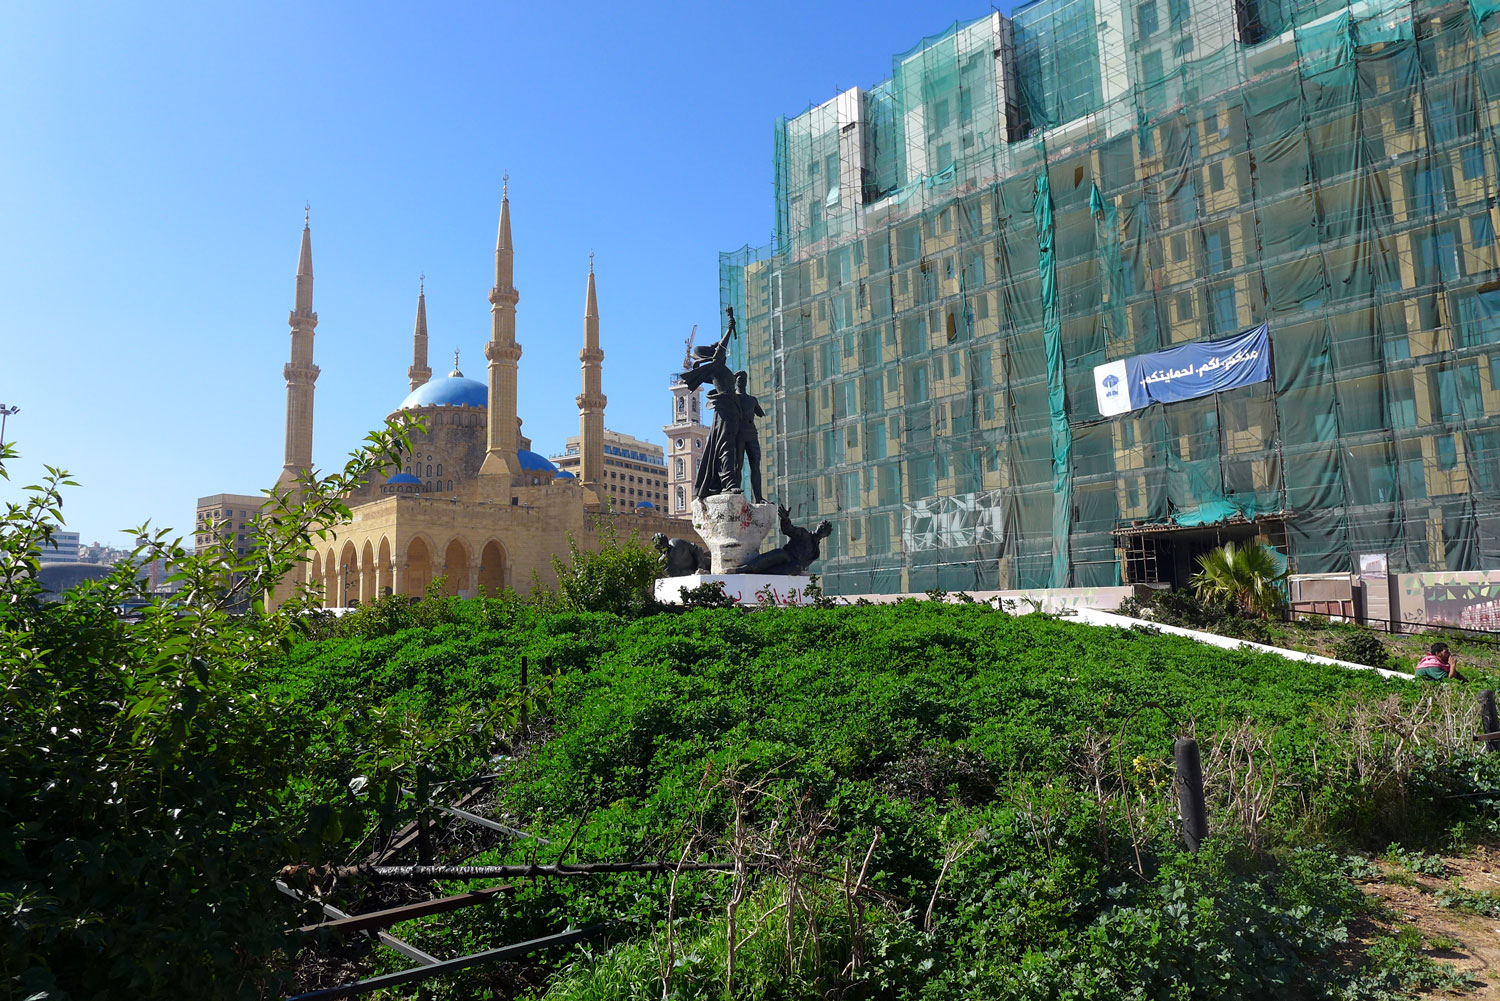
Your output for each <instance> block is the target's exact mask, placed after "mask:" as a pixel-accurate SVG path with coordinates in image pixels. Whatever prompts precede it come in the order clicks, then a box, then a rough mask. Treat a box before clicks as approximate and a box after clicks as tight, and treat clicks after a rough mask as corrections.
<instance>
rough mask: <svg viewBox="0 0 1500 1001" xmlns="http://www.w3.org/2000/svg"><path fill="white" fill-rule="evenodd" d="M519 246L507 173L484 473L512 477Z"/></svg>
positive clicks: (515, 468)
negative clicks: (512, 223) (514, 233)
mask: <svg viewBox="0 0 1500 1001" xmlns="http://www.w3.org/2000/svg"><path fill="white" fill-rule="evenodd" d="M515 266H516V254H515V248H514V247H513V246H512V245H511V242H510V175H509V174H506V175H505V179H504V187H503V188H502V189H501V195H500V232H499V233H498V234H497V235H496V237H495V287H494V288H492V289H490V341H489V343H488V344H486V345H485V346H484V356H485V358H487V359H489V363H490V400H489V449H488V451H487V452H486V453H485V456H484V465H483V466H481V467H480V469H479V471H480V473H481V474H492V475H501V474H509V475H511V476H516V475H519V474H520V472H521V460H520V457H519V456H517V455H516V448H517V441H516V439H517V436H518V433H519V427H520V425H518V424H517V423H516V363H517V362H519V361H520V360H521V345H519V344H517V343H516V302H517V301H518V300H519V299H520V298H521V294H520V293H519V292H517V291H516V289H515V270H516V268H515Z"/></svg>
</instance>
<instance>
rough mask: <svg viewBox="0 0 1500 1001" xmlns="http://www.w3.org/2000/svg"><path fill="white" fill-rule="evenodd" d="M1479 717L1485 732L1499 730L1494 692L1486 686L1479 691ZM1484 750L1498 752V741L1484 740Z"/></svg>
mask: <svg viewBox="0 0 1500 1001" xmlns="http://www.w3.org/2000/svg"><path fill="white" fill-rule="evenodd" d="M1479 718H1480V720H1481V721H1482V726H1483V727H1484V732H1485V733H1494V732H1495V731H1496V730H1500V716H1496V714H1495V693H1494V692H1493V691H1492V690H1490V689H1488V688H1486V689H1485V690H1484V691H1482V692H1480V693H1479ZM1485 750H1487V751H1488V752H1489V753H1491V754H1495V753H1496V752H1500V742H1496V741H1493V740H1487V741H1485Z"/></svg>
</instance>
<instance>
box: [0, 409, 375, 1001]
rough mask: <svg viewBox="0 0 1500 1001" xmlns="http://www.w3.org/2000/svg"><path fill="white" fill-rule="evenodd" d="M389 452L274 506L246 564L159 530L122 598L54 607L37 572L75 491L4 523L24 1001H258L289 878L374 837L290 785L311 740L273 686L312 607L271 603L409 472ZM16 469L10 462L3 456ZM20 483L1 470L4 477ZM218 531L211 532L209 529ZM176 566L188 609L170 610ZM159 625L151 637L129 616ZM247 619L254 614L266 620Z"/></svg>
mask: <svg viewBox="0 0 1500 1001" xmlns="http://www.w3.org/2000/svg"><path fill="white" fill-rule="evenodd" d="M404 433H405V432H404V429H403V427H402V426H400V425H392V426H389V427H388V428H386V429H385V430H383V431H380V432H376V433H375V434H373V435H371V436H370V438H369V440H368V443H369V447H368V448H366V449H363V450H360V451H358V452H356V453H354V454H353V455H352V456H351V457H350V460H349V462H348V464H346V466H345V467H344V469H343V470H342V472H340V473H338V474H336V475H334V476H330V477H326V478H322V479H318V478H314V477H312V476H311V475H309V476H308V477H307V478H305V479H304V480H303V481H302V482H301V483H300V484H298V485H297V486H296V488H295V489H294V490H291V491H283V492H279V493H273V494H271V495H270V496H269V498H268V501H267V509H266V513H265V514H263V516H262V517H261V519H260V521H259V523H258V525H257V529H256V541H257V550H256V552H255V554H254V555H252V556H245V557H241V556H239V555H238V554H237V553H235V552H234V548H233V543H232V542H230V541H229V540H228V539H225V540H223V541H221V542H216V543H213V544H210V545H207V546H204V547H202V548H201V549H200V550H199V551H196V552H191V551H189V550H188V549H187V548H186V547H185V546H184V545H183V543H182V540H181V539H179V538H175V537H173V536H172V535H171V534H170V533H168V532H166V531H162V530H153V529H152V528H151V527H150V526H149V525H142V526H140V527H139V528H137V529H135V535H136V537H137V538H138V539H139V540H140V542H139V545H138V547H137V548H136V550H135V552H134V553H133V555H132V556H131V558H130V559H128V560H126V561H124V562H122V563H121V564H119V565H118V566H117V567H116V568H115V570H114V571H113V572H112V573H110V574H109V575H108V576H107V577H106V578H104V579H103V580H101V581H97V582H94V583H91V584H87V585H83V586H80V587H77V588H74V589H72V590H70V591H68V592H66V593H64V594H62V595H60V596H49V597H55V598H56V600H44V595H43V593H42V589H41V585H40V581H39V576H38V569H39V564H38V560H37V553H38V552H39V551H40V550H41V548H42V547H43V546H44V545H45V544H46V542H47V540H48V539H49V538H50V537H51V535H52V533H53V532H55V531H56V530H57V528H58V527H59V526H60V525H61V524H62V499H61V498H62V494H61V489H62V488H63V487H66V486H69V485H71V481H70V480H68V478H67V475H66V474H65V473H63V472H61V471H60V470H54V469H49V470H48V478H47V479H46V480H45V481H44V482H43V483H41V484H38V485H36V486H33V487H30V488H27V490H26V491H25V494H24V496H23V499H22V500H20V501H19V502H11V503H8V504H7V505H6V508H5V512H4V514H3V516H0V594H3V595H4V600H3V601H0V906H3V907H4V908H5V909H6V910H7V911H9V912H11V915H13V916H14V917H15V919H16V920H13V921H4V922H0V971H3V975H4V977H5V978H6V984H5V986H6V992H7V994H8V995H9V994H15V993H17V992H19V996H26V995H27V994H29V993H33V992H35V991H38V990H40V991H43V992H44V993H45V995H46V996H48V997H56V998H67V997H70V996H72V997H103V996H115V995H118V994H122V993H124V994H129V995H130V996H132V997H139V998H156V997H162V998H180V997H210V996H211V997H220V998H232V997H251V996H255V995H256V994H258V993H260V986H258V985H257V981H262V984H261V986H265V987H269V988H271V989H273V990H274V986H275V985H274V982H273V981H272V980H265V979H264V978H263V977H262V974H264V973H265V972H266V964H267V962H268V960H269V958H270V957H271V956H273V955H274V954H275V953H276V951H277V950H278V949H280V948H281V947H282V945H283V942H284V939H283V936H282V933H281V929H282V927H283V926H284V922H285V920H286V918H287V917H288V910H287V904H286V902H285V900H284V898H282V897H281V896H280V895H279V894H277V893H276V892H275V891H274V889H273V887H272V885H271V883H270V879H269V876H270V874H271V873H272V872H274V871H275V869H276V868H278V867H279V866H281V865H283V864H285V863H287V862H289V861H296V860H298V859H299V858H307V857H311V858H312V859H315V860H316V859H318V858H320V857H322V856H321V852H322V851H323V846H324V845H335V844H338V843H340V842H342V840H343V839H344V838H345V836H346V832H347V831H348V830H349V825H350V824H351V823H352V825H353V826H354V828H355V829H357V828H358V826H359V825H360V823H361V821H362V813H361V812H360V811H359V810H354V811H352V812H351V811H349V810H348V809H347V807H346V806H345V805H344V804H341V803H338V802H337V801H334V802H333V803H332V804H325V803H321V802H317V801H315V802H314V803H313V804H312V805H311V808H309V809H303V808H302V807H301V805H299V804H296V803H294V802H292V799H291V796H290V795H289V784H290V782H291V780H292V776H293V775H294V774H295V773H296V772H298V771H299V770H301V769H302V768H303V766H304V765H305V761H304V760H303V758H302V753H303V751H304V749H305V747H306V746H307V743H308V740H309V736H310V735H309V733H308V732H307V731H298V730H297V729H295V728H293V727H292V726H291V725H289V722H290V720H289V717H288V715H287V714H286V713H285V708H286V707H285V706H284V705H282V704H279V703H278V702H276V700H274V699H271V698H267V697H265V694H264V693H263V691H262V690H261V689H262V671H263V670H264V668H265V666H266V664H267V663H268V662H269V661H271V660H273V659H275V658H279V657H280V656H281V654H282V651H283V650H284V649H285V648H286V645H287V642H288V641H289V638H290V637H291V636H292V635H294V633H295V630H296V628H297V615H296V613H297V603H296V602H291V603H289V604H288V605H287V606H286V607H284V608H283V609H282V610H280V611H278V612H276V613H271V614H267V613H265V611H264V608H263V605H262V602H261V597H262V596H263V595H264V594H265V593H266V592H267V591H269V590H270V589H271V588H274V587H275V586H277V585H278V584H279V583H280V582H281V581H282V580H283V579H284V578H285V577H286V576H287V575H288V574H289V573H290V571H291V570H292V569H293V568H294V567H295V566H296V565H297V564H298V562H299V561H300V560H301V559H302V556H303V554H304V552H305V551H306V546H307V541H308V540H309V538H310V537H311V536H312V534H313V533H315V532H317V531H326V530H327V528H329V527H330V526H331V525H332V524H334V521H335V519H337V518H338V517H340V516H341V515H343V514H346V513H347V508H345V507H344V505H343V503H342V500H341V499H340V498H341V497H342V496H343V495H344V494H345V493H346V492H347V491H348V490H350V489H352V487H353V486H354V485H356V484H357V483H359V482H361V481H362V480H363V479H365V478H367V477H368V476H369V475H370V474H371V473H372V472H373V471H374V470H376V469H378V468H380V467H381V466H382V465H383V464H384V463H386V462H388V461H389V459H390V457H391V456H392V455H393V454H394V453H395V452H396V451H398V450H399V448H400V447H401V445H402V443H403V439H404ZM13 455H14V451H13V449H12V447H11V446H6V447H5V450H4V453H3V456H0V458H9V457H11V456H13ZM0 474H3V467H0ZM210 527H212V526H210ZM155 560H166V561H167V563H168V564H169V565H170V566H171V568H172V572H171V579H172V580H173V581H174V582H176V583H177V584H180V585H181V590H180V591H179V592H178V593H177V594H176V595H175V596H174V597H173V599H172V600H171V601H170V602H164V601H162V600H161V599H159V598H157V597H156V596H154V595H152V594H150V593H149V592H148V591H147V590H146V587H145V584H144V583H143V582H142V580H141V577H140V573H139V568H140V566H141V565H142V564H143V563H146V562H150V561H155ZM127 603H128V604H131V605H136V604H139V605H140V606H141V607H140V620H139V621H129V622H127V621H122V620H121V619H120V618H119V616H118V615H117V612H116V609H117V608H118V607H120V606H122V605H125V604H127ZM246 610H248V611H246Z"/></svg>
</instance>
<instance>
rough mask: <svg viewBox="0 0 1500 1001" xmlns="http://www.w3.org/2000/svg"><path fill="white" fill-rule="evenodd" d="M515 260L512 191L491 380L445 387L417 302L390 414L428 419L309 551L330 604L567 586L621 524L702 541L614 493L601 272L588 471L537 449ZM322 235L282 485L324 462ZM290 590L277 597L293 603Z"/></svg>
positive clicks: (307, 300) (295, 356) (504, 210)
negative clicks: (571, 559) (319, 305)
mask: <svg viewBox="0 0 1500 1001" xmlns="http://www.w3.org/2000/svg"><path fill="white" fill-rule="evenodd" d="M514 264H515V252H514V247H513V245H512V243H511V231H510V192H509V185H508V184H507V186H506V190H505V192H504V194H503V196H502V199H501V203H500V230H499V235H498V236H497V238H496V241H495V286H494V288H492V289H491V290H490V295H489V301H490V340H489V342H488V343H487V344H486V345H485V348H484V357H485V359H486V361H487V363H488V373H487V376H488V378H487V381H486V382H480V381H478V380H476V379H470V378H468V377H467V376H465V375H464V374H463V373H462V372H461V371H459V369H458V358H457V355H456V354H455V358H454V368H453V371H452V372H450V373H449V374H448V375H447V376H445V377H443V378H438V379H434V378H432V370H431V369H430V368H429V367H428V365H427V303H426V291H425V289H422V290H420V291H419V293H418V296H417V320H416V328H415V330H414V332H413V334H412V364H411V368H409V369H408V370H407V375H408V378H409V380H410V389H411V392H410V394H409V395H408V396H407V397H406V399H404V400H402V401H401V403H400V405H399V406H397V407H396V410H395V411H394V412H393V413H392V415H391V416H396V415H397V414H400V413H403V412H405V413H410V414H414V415H418V416H420V417H422V418H423V419H424V421H425V425H426V429H425V431H417V432H413V434H412V435H411V449H410V451H409V452H407V453H406V454H404V455H403V456H402V459H401V468H400V469H399V470H393V471H391V472H390V473H388V474H387V475H384V476H377V477H375V478H374V479H373V480H372V481H371V482H369V483H367V484H365V485H364V486H363V487H361V488H359V489H358V490H356V491H355V492H354V493H352V494H350V495H349V496H348V497H347V498H346V503H347V504H348V505H349V508H350V510H351V511H352V513H353V520H352V521H351V523H349V524H347V525H343V526H340V527H339V528H338V529H337V531H336V532H330V533H329V536H328V538H326V539H323V540H320V541H319V542H318V544H317V545H318V548H317V549H316V550H314V551H312V552H310V553H309V554H308V562H307V563H306V564H304V565H303V566H302V568H301V574H302V578H301V579H302V580H303V581H309V582H311V583H312V584H313V585H314V588H315V591H316V593H317V594H320V595H321V596H322V598H323V602H324V604H325V605H327V606H329V607H343V606H348V605H351V604H353V603H354V602H355V601H356V600H357V601H359V602H366V601H370V600H372V599H374V598H376V597H379V596H382V595H387V594H405V595H422V594H425V593H426V592H427V589H428V586H429V584H430V583H431V582H432V581H434V580H436V579H439V578H441V579H442V581H443V587H444V589H445V591H446V593H448V594H450V595H460V596H465V597H468V596H473V595H476V594H479V593H481V590H482V591H483V593H489V594H493V593H496V592H498V591H500V590H502V589H504V588H506V587H514V588H515V589H517V590H519V591H525V590H526V589H527V588H528V587H529V586H530V584H531V580H532V575H533V572H534V573H535V574H536V575H537V576H538V577H539V578H540V579H541V581H542V582H543V583H544V584H547V585H550V584H552V583H554V582H555V575H554V573H553V570H552V557H553V556H554V555H564V556H565V555H566V554H567V552H568V537H569V536H570V535H571V536H572V537H573V538H574V539H575V540H577V542H578V544H579V545H580V546H583V547H584V548H588V547H590V546H592V545H594V544H596V543H597V540H598V529H599V527H600V525H602V524H603V523H605V522H606V521H612V522H613V523H614V525H615V528H616V530H617V531H618V534H619V536H620V537H621V538H625V537H628V536H629V535H631V534H632V533H635V534H637V535H638V536H639V537H640V538H641V539H643V540H645V539H649V538H650V537H651V536H652V535H653V534H654V533H656V532H667V533H668V534H670V535H673V536H680V537H687V538H689V539H692V540H694V541H697V540H696V536H694V535H693V533H692V531H691V529H690V528H689V527H688V526H687V525H686V524H684V523H683V522H682V521H680V520H674V519H671V518H668V517H667V516H666V512H664V511H659V510H657V509H656V508H655V507H654V506H652V505H651V504H650V503H649V502H643V503H641V504H639V505H637V506H636V507H634V508H631V509H627V510H624V511H619V510H616V509H614V508H613V507H612V505H611V503H610V501H609V500H608V499H607V498H606V496H605V490H604V489H603V484H604V477H605V476H606V473H605V465H604V406H605V397H604V393H603V391H602V382H603V363H604V352H603V351H602V350H600V348H599V308H598V303H597V301H596V298H595V292H594V266H593V262H592V259H591V260H590V263H589V275H588V290H587V293H586V297H585V306H584V320H583V330H584V335H583V350H582V351H580V352H579V355H578V357H579V360H580V362H581V363H582V369H583V385H582V392H581V393H579V395H578V398H577V401H578V415H579V432H580V443H579V452H580V462H579V466H578V473H577V475H576V476H575V475H574V474H573V473H569V472H563V471H560V470H559V469H558V468H557V467H556V466H555V465H553V464H552V462H551V461H550V460H548V459H547V458H546V457H545V456H543V455H540V454H538V453H537V452H534V451H532V449H531V441H530V440H529V439H528V438H526V437H525V436H524V435H523V434H522V433H521V420H520V418H519V417H518V416H517V414H516V377H517V372H518V367H519V362H520V359H521V345H520V344H519V343H518V342H517V341H516V303H517V301H518V300H519V299H520V294H519V293H518V292H517V291H516V288H515V285H514V283H513V279H514ZM312 307H313V268H312V233H311V228H310V225H309V223H308V221H307V220H306V219H304V221H303V227H302V248H301V253H300V256H299V259H298V262H297V289H296V299H295V304H294V308H293V310H292V313H291V316H290V318H289V320H288V323H289V325H290V326H291V360H290V361H289V362H288V364H287V366H286V368H285V375H286V386H287V416H286V456H285V465H284V467H283V469H282V472H281V476H280V479H279V480H278V485H279V486H281V487H283V488H285V487H286V486H288V485H290V484H292V483H295V482H296V480H297V477H298V476H299V474H300V473H302V472H303V471H304V470H306V469H309V468H311V465H312V423H313V384H314V383H315V382H316V381H317V378H318V372H319V369H318V366H317V365H315V364H314V363H313V330H314V328H315V327H316V326H317V324H318V314H317V313H315V312H313V308H312ZM285 596H286V595H285V594H282V593H278V595H276V596H273V601H275V600H277V599H284V598H285Z"/></svg>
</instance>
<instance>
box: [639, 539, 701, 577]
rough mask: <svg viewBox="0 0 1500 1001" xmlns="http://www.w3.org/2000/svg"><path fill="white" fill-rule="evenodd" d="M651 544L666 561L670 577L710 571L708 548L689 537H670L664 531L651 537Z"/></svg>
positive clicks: (667, 572)
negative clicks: (690, 539) (696, 543)
mask: <svg viewBox="0 0 1500 1001" xmlns="http://www.w3.org/2000/svg"><path fill="white" fill-rule="evenodd" d="M651 545H652V546H654V547H656V551H657V552H658V553H660V554H661V555H662V559H663V560H665V561H666V574H667V576H668V577H686V576H688V575H689V574H695V573H708V550H707V549H704V548H703V547H702V546H699V545H695V544H693V543H691V542H689V541H688V540H687V539H670V540H669V539H668V538H667V536H666V534H665V533H663V532H657V533H656V534H655V535H653V536H652V537H651Z"/></svg>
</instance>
